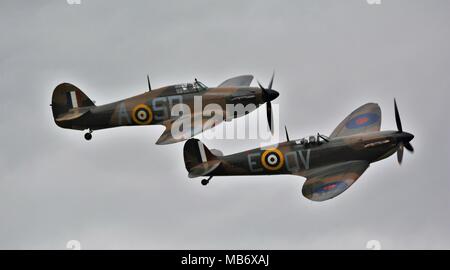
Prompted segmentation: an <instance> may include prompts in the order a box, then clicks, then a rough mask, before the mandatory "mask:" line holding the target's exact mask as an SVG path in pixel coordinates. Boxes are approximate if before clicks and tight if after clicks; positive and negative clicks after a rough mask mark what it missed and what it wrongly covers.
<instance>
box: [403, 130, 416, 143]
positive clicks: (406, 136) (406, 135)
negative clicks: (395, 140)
mask: <svg viewBox="0 0 450 270" xmlns="http://www.w3.org/2000/svg"><path fill="white" fill-rule="evenodd" d="M403 137H404V138H405V141H407V142H410V141H411V140H412V139H414V135H412V134H411V133H408V132H403Z"/></svg>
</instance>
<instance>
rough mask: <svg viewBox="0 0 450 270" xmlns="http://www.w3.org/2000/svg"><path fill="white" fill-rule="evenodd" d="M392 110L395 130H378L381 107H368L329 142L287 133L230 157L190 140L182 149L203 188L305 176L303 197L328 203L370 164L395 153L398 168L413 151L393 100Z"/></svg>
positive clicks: (347, 121) (353, 115)
mask: <svg viewBox="0 0 450 270" xmlns="http://www.w3.org/2000/svg"><path fill="white" fill-rule="evenodd" d="M394 107H395V120H396V124H397V130H396V131H380V126H381V110H380V107H379V106H378V104H375V103H367V104H365V105H363V106H361V107H359V108H358V109H356V110H355V111H353V112H352V113H351V114H350V115H349V116H347V117H346V118H345V119H344V120H343V121H342V122H341V123H340V124H339V125H338V126H337V127H336V129H335V130H334V131H333V133H332V134H331V135H330V136H329V137H327V136H324V135H321V134H319V133H318V134H317V136H310V137H309V138H308V139H301V140H293V141H291V140H289V135H288V133H287V129H286V138H287V141H286V142H283V143H279V144H277V145H274V146H270V147H265V148H256V149H252V150H248V151H244V152H240V153H236V154H232V155H228V156H224V155H222V153H221V152H220V151H219V150H215V149H211V150H209V149H208V148H207V147H206V146H205V145H204V144H203V143H202V142H201V141H199V140H197V139H189V140H188V141H187V142H186V143H185V145H184V162H185V165H186V169H187V170H188V172H189V175H188V176H189V177H190V178H194V177H205V176H206V177H208V178H206V179H203V180H202V181H201V182H202V184H203V185H207V184H208V183H209V181H210V180H211V178H212V177H213V176H229V175H275V174H293V175H298V176H303V177H306V181H305V183H304V184H303V188H302V193H303V196H305V197H306V198H308V199H310V200H312V201H325V200H329V199H331V198H334V197H336V196H338V195H339V194H341V193H342V192H344V191H345V190H347V189H348V188H349V187H350V186H351V185H352V184H353V183H354V182H356V180H357V179H358V178H359V177H360V176H361V175H362V174H363V173H364V171H365V170H366V169H367V168H368V167H369V165H370V163H372V162H376V161H379V160H382V159H385V158H387V157H389V156H390V155H392V154H394V153H395V152H397V159H398V162H399V163H400V164H401V162H402V159H403V148H406V149H407V150H408V151H410V152H414V148H413V146H412V145H411V144H410V141H411V140H412V139H413V138H414V135H412V134H410V133H408V132H404V131H403V128H402V123H401V121H400V115H399V112H398V108H397V103H396V102H395V100H394Z"/></svg>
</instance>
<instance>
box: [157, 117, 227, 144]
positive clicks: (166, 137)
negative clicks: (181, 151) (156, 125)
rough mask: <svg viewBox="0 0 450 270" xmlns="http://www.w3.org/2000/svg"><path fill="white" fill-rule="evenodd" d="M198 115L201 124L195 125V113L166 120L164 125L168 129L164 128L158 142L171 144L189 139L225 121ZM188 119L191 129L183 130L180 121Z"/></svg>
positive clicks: (185, 121)
mask: <svg viewBox="0 0 450 270" xmlns="http://www.w3.org/2000/svg"><path fill="white" fill-rule="evenodd" d="M201 114H202V113H201ZM198 117H201V118H200V120H201V125H199V124H197V125H194V123H195V122H194V121H195V115H194V114H188V115H183V116H181V117H177V118H174V119H169V120H166V121H165V122H163V125H164V126H165V127H166V130H164V132H163V134H162V135H161V136H160V137H159V139H158V141H157V142H156V144H171V143H177V142H181V141H184V140H187V139H189V138H191V137H193V136H195V135H197V134H199V133H201V132H203V131H205V130H207V129H210V128H212V127H214V126H216V125H217V124H219V123H221V122H222V121H223V120H222V121H220V122H214V121H213V120H212V119H211V118H208V117H203V116H198ZM177 121H178V123H177ZM188 121H190V123H191V128H190V129H184V130H183V129H182V128H180V123H187V122H188ZM197 121H198V120H197ZM174 125H175V126H174ZM172 128H173V129H174V132H172ZM177 130H178V131H179V130H181V131H179V132H178V131H177ZM175 133H176V134H175Z"/></svg>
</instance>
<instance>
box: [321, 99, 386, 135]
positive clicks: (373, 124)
mask: <svg viewBox="0 0 450 270" xmlns="http://www.w3.org/2000/svg"><path fill="white" fill-rule="evenodd" d="M380 126H381V110H380V106H378V104H376V103H367V104H365V105H362V106H361V107H359V108H358V109H356V110H354V111H353V112H352V113H351V114H350V115H349V116H347V117H346V118H345V119H344V120H343V121H342V122H341V123H340V124H339V125H338V126H337V127H336V128H335V129H334V131H333V133H331V135H330V138H333V137H342V136H349V135H354V134H359V133H366V132H372V131H380Z"/></svg>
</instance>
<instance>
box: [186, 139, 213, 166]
mask: <svg viewBox="0 0 450 270" xmlns="http://www.w3.org/2000/svg"><path fill="white" fill-rule="evenodd" d="M183 155H184V164H185V166H186V169H187V170H188V171H191V169H192V168H193V167H195V166H197V165H199V164H202V163H205V162H208V161H211V160H216V159H217V157H216V156H215V155H214V154H213V153H212V152H211V151H210V150H209V149H208V147H206V146H205V145H204V144H203V143H202V142H201V141H200V140H198V139H189V140H187V141H186V143H185V144H184V149H183Z"/></svg>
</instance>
